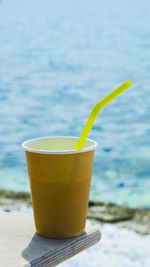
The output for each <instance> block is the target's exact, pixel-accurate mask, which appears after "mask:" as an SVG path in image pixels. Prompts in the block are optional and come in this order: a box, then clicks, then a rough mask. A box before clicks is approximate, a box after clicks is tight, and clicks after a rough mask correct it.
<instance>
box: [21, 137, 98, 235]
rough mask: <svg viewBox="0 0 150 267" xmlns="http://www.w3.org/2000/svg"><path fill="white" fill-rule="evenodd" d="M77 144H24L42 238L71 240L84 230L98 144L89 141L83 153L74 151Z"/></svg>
mask: <svg viewBox="0 0 150 267" xmlns="http://www.w3.org/2000/svg"><path fill="white" fill-rule="evenodd" d="M77 141H78V138H77V137H47V138H37V139H32V140H28V141H26V142H24V143H23V148H24V149H25V154H26V160H27V167H28V174H29V181H30V188H31V196H32V204H33V212H34V220H35V226H36V231H37V233H38V234H39V235H41V236H45V237H48V238H71V237H75V236H79V235H81V234H83V232H84V230H85V224H86V216H87V209H88V200H89V192H90V185H91V176H92V167H93V159H94V151H95V148H96V146H97V143H96V142H95V141H93V140H90V139H87V140H86V142H85V144H84V147H83V149H81V150H75V149H74V148H75V145H76V143H77Z"/></svg>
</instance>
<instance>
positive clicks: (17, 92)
mask: <svg viewBox="0 0 150 267" xmlns="http://www.w3.org/2000/svg"><path fill="white" fill-rule="evenodd" d="M105 2H106V3H101V1H89V0H86V1H79V0H76V1H69V0H68V1H65V0H64V1H61V0H60V1H53V2H50V1H48V0H43V1H35V0H32V1H29V0H26V1H19V0H13V1H11V0H6V1H1V2H0V150H1V153H0V188H7V189H12V190H15V191H20V190H21V191H29V184H28V177H27V170H26V163H25V157H24V151H23V150H22V148H21V143H22V142H23V141H25V140H27V139H30V138H36V137H43V136H53V135H66V136H68V135H71V136H79V135H80V133H81V131H82V129H83V126H84V124H85V122H86V119H87V118H88V116H89V113H90V111H91V109H92V108H93V106H94V105H95V103H96V102H98V101H100V100H101V99H102V98H103V97H104V96H106V95H107V94H108V93H109V92H111V90H113V89H115V88H116V87H117V86H118V85H120V84H121V83H122V82H124V81H125V80H127V79H131V80H132V82H133V86H132V88H130V89H129V90H128V91H126V92H125V93H124V94H123V95H121V96H120V97H119V98H118V99H117V100H115V101H114V102H113V103H111V104H110V105H109V106H107V107H106V108H105V109H103V110H102V111H101V113H100V114H99V117H98V118H97V120H96V122H95V125H94V127H93V130H92V131H91V134H90V136H89V137H90V138H92V139H94V140H96V141H97V142H98V144H99V147H98V148H97V150H96V153H95V162H94V169H93V179H92V188H91V195H90V198H91V199H93V200H100V201H108V202H113V203H117V204H123V205H128V206H132V207H137V206H138V207H149V208H150V194H149V189H150V75H149V73H150V16H149V9H150V3H149V2H148V1H142V2H141V3H140V2H138V1H131V2H132V3H131V2H130V1H124V3H120V2H121V1H120V2H119V1H105ZM122 2H123V1H122Z"/></svg>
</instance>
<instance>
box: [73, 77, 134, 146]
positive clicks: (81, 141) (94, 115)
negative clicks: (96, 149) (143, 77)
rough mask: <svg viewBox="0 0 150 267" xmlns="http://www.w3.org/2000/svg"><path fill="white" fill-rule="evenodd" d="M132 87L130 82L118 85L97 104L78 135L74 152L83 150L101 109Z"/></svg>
mask: <svg viewBox="0 0 150 267" xmlns="http://www.w3.org/2000/svg"><path fill="white" fill-rule="evenodd" d="M131 85H132V82H131V81H126V82H125V83H123V84H122V85H120V86H119V87H118V88H117V89H116V90H114V91H113V92H112V93H110V94H109V95H107V96H106V97H105V98H103V99H102V100H101V101H100V102H98V103H97V104H96V105H95V106H94V108H93V110H92V112H91V113H90V116H89V118H88V120H87V122H86V124H85V126H84V129H83V131H82V133H81V135H80V138H79V140H78V142H77V144H76V146H75V150H80V149H82V148H83V146H84V143H85V141H86V138H87V137H88V135H89V132H90V130H91V128H92V126H93V124H94V122H95V120H96V118H97V116H98V114H99V112H100V110H101V109H102V108H104V107H105V106H106V105H107V104H109V103H110V102H111V101H113V100H114V99H115V98H116V97H117V96H119V95H120V94H122V93H123V92H124V91H125V90H127V89H128V88H129V87H130V86H131Z"/></svg>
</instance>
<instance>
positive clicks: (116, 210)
mask: <svg viewBox="0 0 150 267" xmlns="http://www.w3.org/2000/svg"><path fill="white" fill-rule="evenodd" d="M23 206H24V207H26V208H27V209H31V207H32V202H31V196H30V194H29V193H24V192H18V193H16V192H13V191H8V190H2V189H0V208H1V210H2V211H7V212H11V211H12V210H14V211H18V212H20V211H21V210H22V207H23ZM87 217H88V219H90V220H92V222H95V223H99V224H101V225H102V224H105V223H111V224H115V225H116V226H118V227H123V228H128V229H132V230H134V231H136V232H137V233H140V234H142V235H147V234H150V210H149V209H131V208H128V207H124V206H117V205H115V204H110V203H103V202H93V201H90V202H89V208H88V216H87Z"/></svg>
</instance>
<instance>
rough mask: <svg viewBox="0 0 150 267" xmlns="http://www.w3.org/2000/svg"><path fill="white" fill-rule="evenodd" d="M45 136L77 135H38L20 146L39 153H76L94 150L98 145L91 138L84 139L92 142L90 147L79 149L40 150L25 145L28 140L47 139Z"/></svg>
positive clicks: (73, 137)
mask: <svg viewBox="0 0 150 267" xmlns="http://www.w3.org/2000/svg"><path fill="white" fill-rule="evenodd" d="M47 138H50V139H52V138H66V139H67V138H71V139H75V138H78V139H79V137H78V136H47V137H39V138H33V139H29V140H27V141H25V142H23V143H22V147H23V149H24V150H25V151H28V152H33V153H39V154H77V153H83V152H87V151H90V150H95V149H96V147H97V146H98V144H97V142H96V141H94V140H92V139H89V138H87V139H86V140H87V141H91V142H93V145H92V146H90V147H87V148H82V149H80V150H56V151H55V150H40V149H34V148H29V147H27V146H26V144H27V143H28V142H30V141H35V140H40V139H47Z"/></svg>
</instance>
